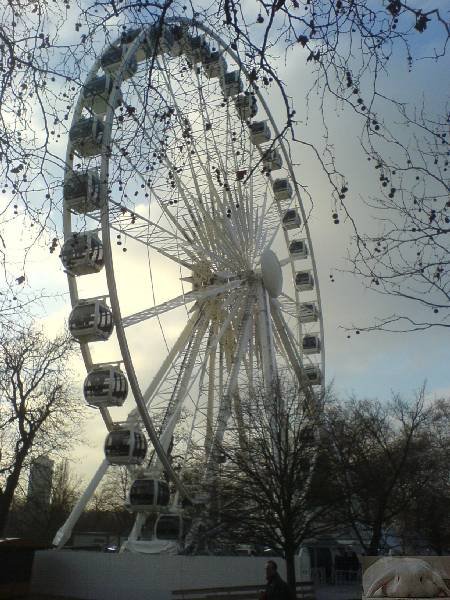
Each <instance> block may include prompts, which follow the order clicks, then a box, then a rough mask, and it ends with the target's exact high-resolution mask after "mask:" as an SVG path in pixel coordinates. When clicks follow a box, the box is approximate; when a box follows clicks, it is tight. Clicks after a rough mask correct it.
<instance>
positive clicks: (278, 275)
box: [261, 248, 283, 298]
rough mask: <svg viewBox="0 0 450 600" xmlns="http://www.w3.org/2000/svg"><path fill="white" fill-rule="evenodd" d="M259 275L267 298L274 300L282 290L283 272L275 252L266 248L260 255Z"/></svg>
mask: <svg viewBox="0 0 450 600" xmlns="http://www.w3.org/2000/svg"><path fill="white" fill-rule="evenodd" d="M261 273H262V279H263V283H264V287H265V288H266V290H267V291H268V293H269V296H271V297H272V298H276V297H277V296H279V295H280V294H281V291H282V289H283V271H282V270H281V265H280V261H279V260H278V257H277V255H276V254H275V252H273V251H272V250H270V249H269V248H266V249H265V250H264V252H263V253H262V255H261Z"/></svg>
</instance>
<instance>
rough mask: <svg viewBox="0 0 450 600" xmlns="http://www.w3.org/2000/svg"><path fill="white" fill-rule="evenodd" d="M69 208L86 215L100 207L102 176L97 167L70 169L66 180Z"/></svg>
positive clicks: (65, 191) (65, 197) (65, 200)
mask: <svg viewBox="0 0 450 600" xmlns="http://www.w3.org/2000/svg"><path fill="white" fill-rule="evenodd" d="M64 202H65V204H66V207H67V208H68V210H71V211H72V212H74V213H77V214H79V215H84V214H87V213H90V212H93V211H95V210H98V209H99V208H100V177H99V175H98V171H97V170H96V169H89V170H88V171H69V172H68V173H67V174H66V178H65V180H64Z"/></svg>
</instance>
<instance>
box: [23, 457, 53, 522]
mask: <svg viewBox="0 0 450 600" xmlns="http://www.w3.org/2000/svg"><path fill="white" fill-rule="evenodd" d="M54 464H55V463H54V461H53V460H51V459H50V458H49V457H48V456H38V457H37V458H36V459H35V460H34V461H33V462H32V464H31V468H30V477H29V479H28V493H27V504H28V505H29V506H30V507H32V508H33V509H35V510H39V511H41V510H47V509H48V508H49V506H50V496H51V492H52V480H53V466H54Z"/></svg>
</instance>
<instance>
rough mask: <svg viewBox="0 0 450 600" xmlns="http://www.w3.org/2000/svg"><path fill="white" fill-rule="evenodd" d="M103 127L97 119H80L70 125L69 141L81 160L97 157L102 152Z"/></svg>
mask: <svg viewBox="0 0 450 600" xmlns="http://www.w3.org/2000/svg"><path fill="white" fill-rule="evenodd" d="M103 132H104V125H103V123H102V121H101V120H100V119H99V118H98V117H89V118H81V119H80V120H79V121H78V122H77V123H75V124H74V125H72V127H71V128H70V131H69V140H70V141H71V142H72V146H73V149H74V151H75V152H76V153H77V154H78V156H80V157H82V158H88V157H90V156H98V155H99V154H101V151H102V139H103Z"/></svg>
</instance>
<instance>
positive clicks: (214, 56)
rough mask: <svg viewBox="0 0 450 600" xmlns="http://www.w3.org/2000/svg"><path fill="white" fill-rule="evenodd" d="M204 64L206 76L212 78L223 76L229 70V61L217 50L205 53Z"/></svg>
mask: <svg viewBox="0 0 450 600" xmlns="http://www.w3.org/2000/svg"><path fill="white" fill-rule="evenodd" d="M202 64H203V68H204V70H205V75H206V77H209V78H210V79H213V78H215V77H223V76H224V75H225V73H226V72H227V61H226V60H225V58H224V57H223V56H222V54H220V52H217V50H216V51H214V52H211V53H210V54H209V56H207V55H204V56H203V57H202Z"/></svg>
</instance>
